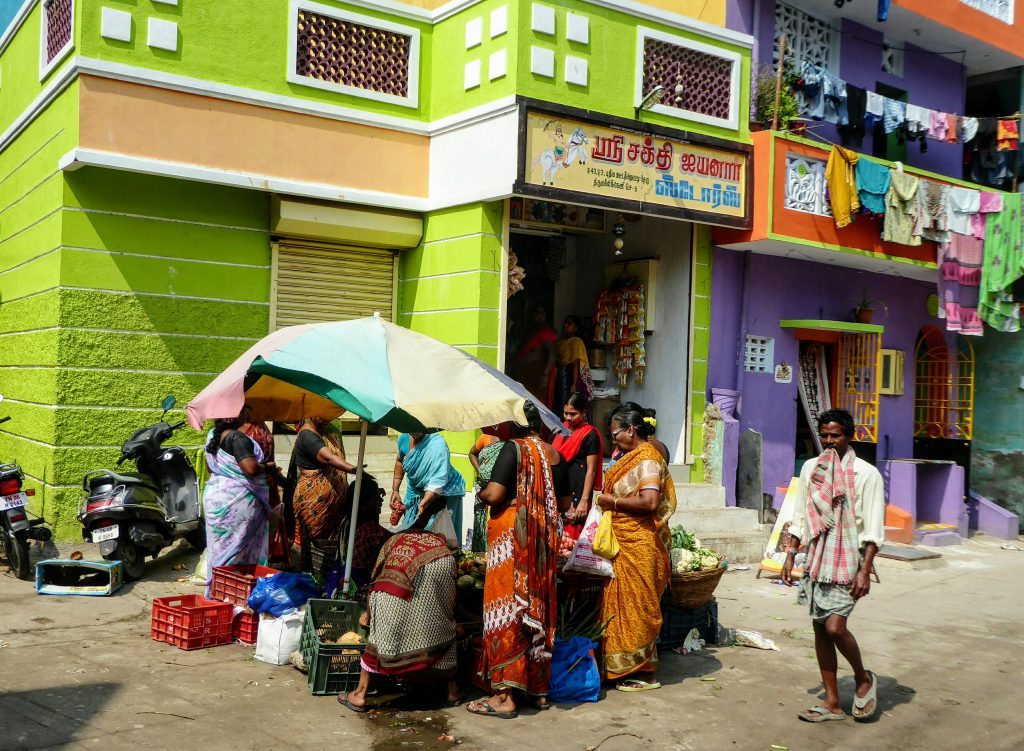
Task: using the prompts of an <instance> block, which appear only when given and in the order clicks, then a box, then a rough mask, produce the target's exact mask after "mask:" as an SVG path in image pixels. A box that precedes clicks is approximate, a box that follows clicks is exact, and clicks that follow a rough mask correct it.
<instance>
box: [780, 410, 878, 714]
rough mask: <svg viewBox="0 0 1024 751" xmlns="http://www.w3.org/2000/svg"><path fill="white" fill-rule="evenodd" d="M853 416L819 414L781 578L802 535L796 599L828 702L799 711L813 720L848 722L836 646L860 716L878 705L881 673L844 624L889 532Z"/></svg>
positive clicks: (789, 579) (789, 576)
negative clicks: (816, 446)
mask: <svg viewBox="0 0 1024 751" xmlns="http://www.w3.org/2000/svg"><path fill="white" fill-rule="evenodd" d="M853 433H854V423H853V416H852V415H850V413H849V412H847V411H845V410H842V409H830V410H828V411H827V412H822V413H821V414H820V415H819V416H818V436H819V437H820V438H821V445H822V448H823V449H824V451H823V453H822V455H821V456H819V457H818V458H817V459H815V460H812V461H808V462H807V463H806V464H804V467H803V469H802V470H801V471H800V485H799V493H800V495H799V497H798V501H797V505H796V509H795V511H794V513H793V523H792V525H791V526H790V528H789V532H790V534H791V535H792V542H791V543H790V546H789V548H787V550H786V562H785V564H784V565H783V567H782V580H783V581H784V582H785V583H786V584H787V585H789V586H792V585H793V558H794V556H795V555H796V552H797V550H798V549H799V548H800V545H801V540H803V541H804V542H806V544H807V548H808V550H807V562H806V564H805V566H804V578H803V579H802V580H801V581H800V583H799V586H800V595H799V597H798V599H797V602H799V603H800V604H805V603H806V604H807V605H808V606H809V608H810V614H811V618H812V619H813V622H814V651H815V653H816V655H817V658H818V669H819V670H821V681H822V683H823V684H824V686H825V700H824V701H823V702H822V703H821V704H820V705H819V706H816V707H812V708H811V709H807V710H804V711H803V712H801V713H800V714H799V715H798V716H799V718H800V719H801V720H805V721H807V722H825V721H827V720H842V719H845V718H846V713H845V712H844V711H843V710H842V708H841V707H840V706H839V689H838V686H837V683H836V671H837V670H838V659H837V657H836V649H838V650H839V651H840V652H842V654H843V657H845V658H846V660H847V662H849V663H850V667H851V668H853V677H854V680H855V681H856V683H857V689H856V692H855V695H854V699H853V717H854V719H855V720H867V719H870V718H871V717H873V716H874V714H875V712H876V710H877V708H878V701H877V696H878V685H877V683H878V679H877V678H876V677H875V674H874V673H872V672H870V671H868V670H865V669H864V665H863V663H862V662H861V656H860V647H858V646H857V640H856V639H854V638H853V634H852V633H850V631H849V630H848V629H847V628H846V622H847V619H849V617H850V614H851V613H852V612H853V607H854V605H856V604H857V601H858V600H859V599H860V598H862V597H865V596H866V595H867V594H868V592H869V591H870V589H871V578H870V574H871V570H872V562H873V561H874V558H875V554H876V553H877V552H878V547H879V545H881V544H882V540H883V537H884V535H885V498H884V493H883V485H882V476H881V475H880V474H879V472H878V470H877V469H875V468H874V467H873V466H871V465H870V464H868V463H867V462H866V461H864V460H863V459H859V458H857V456H856V455H855V454H854V452H853V449H852V448H850V445H849V444H850V439H851V438H853Z"/></svg>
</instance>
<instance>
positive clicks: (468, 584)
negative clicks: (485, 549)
mask: <svg viewBox="0 0 1024 751" xmlns="http://www.w3.org/2000/svg"><path fill="white" fill-rule="evenodd" d="M455 560H456V561H457V562H458V572H459V578H458V581H457V582H456V584H457V585H458V586H459V587H461V588H463V589H483V588H484V579H485V578H486V577H487V556H485V555H483V554H482V553H470V552H467V551H460V552H457V553H456V554H455Z"/></svg>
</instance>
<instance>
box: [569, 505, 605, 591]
mask: <svg viewBox="0 0 1024 751" xmlns="http://www.w3.org/2000/svg"><path fill="white" fill-rule="evenodd" d="M602 513H604V512H603V511H602V510H601V508H600V507H599V506H598V505H597V504H596V503H595V504H594V505H593V506H592V507H591V509H590V513H589V514H587V521H586V523H585V524H584V525H583V531H582V532H580V538H579V539H578V540H577V541H576V546H575V547H574V548H573V549H572V555H571V556H569V562H568V563H566V564H565V570H566V571H579V572H580V573H583V574H596V575H597V576H607V577H609V578H614V577H615V572H614V570H613V569H612V562H611V561H609V560H608V559H607V558H602V557H601V556H599V555H598V554H597V553H595V552H594V535H596V534H597V528H598V526H599V525H600V524H601V514H602Z"/></svg>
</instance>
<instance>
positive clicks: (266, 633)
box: [256, 610, 305, 665]
mask: <svg viewBox="0 0 1024 751" xmlns="http://www.w3.org/2000/svg"><path fill="white" fill-rule="evenodd" d="M304 618H305V613H304V611H302V610H297V611H295V612H294V613H287V614H286V615H282V616H281V617H280V618H274V617H273V616H269V615H266V614H263V615H260V629H259V632H258V634H257V636H256V659H257V660H261V661H262V662H269V663H270V664H271V665H287V664H288V661H289V658H290V657H291V654H292V652H294V651H295V650H297V649H298V648H299V641H300V640H301V638H302V621H303V619H304Z"/></svg>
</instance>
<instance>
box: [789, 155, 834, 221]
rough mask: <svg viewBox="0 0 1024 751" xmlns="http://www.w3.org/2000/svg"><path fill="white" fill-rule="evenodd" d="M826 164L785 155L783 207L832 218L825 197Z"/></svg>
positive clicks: (817, 160) (822, 161) (826, 197)
mask: <svg viewBox="0 0 1024 751" xmlns="http://www.w3.org/2000/svg"><path fill="white" fill-rule="evenodd" d="M826 166H827V162H825V161H824V160H821V159H811V158H810V157H806V156H802V155H800V154H786V196H785V202H784V204H783V205H784V206H785V207H786V208H787V209H792V210H793V211H803V212H806V213H808V214H818V215H820V216H832V207H831V206H830V205H829V202H828V196H827V195H826V190H825V189H826V187H827V182H826V180H825V167H826Z"/></svg>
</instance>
